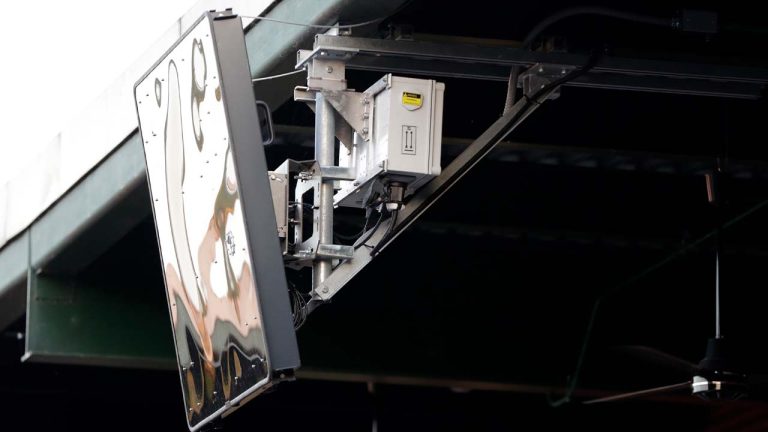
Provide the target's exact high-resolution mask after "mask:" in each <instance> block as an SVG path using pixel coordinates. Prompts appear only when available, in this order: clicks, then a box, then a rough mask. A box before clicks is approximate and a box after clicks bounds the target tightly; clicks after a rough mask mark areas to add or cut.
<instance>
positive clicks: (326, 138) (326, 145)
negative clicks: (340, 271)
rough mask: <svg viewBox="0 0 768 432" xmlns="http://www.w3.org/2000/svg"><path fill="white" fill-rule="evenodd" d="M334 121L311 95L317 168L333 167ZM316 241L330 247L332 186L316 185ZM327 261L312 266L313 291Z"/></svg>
mask: <svg viewBox="0 0 768 432" xmlns="http://www.w3.org/2000/svg"><path fill="white" fill-rule="evenodd" d="M335 130H336V125H335V120H334V117H333V107H332V106H331V104H330V103H329V102H328V101H326V100H325V97H323V95H322V93H321V92H317V93H316V95H315V160H317V162H318V164H319V165H320V166H334V165H335V161H334V145H335ZM315 206H316V207H317V211H318V212H319V215H320V216H319V223H318V229H319V231H320V232H319V233H318V236H319V237H318V239H319V242H320V244H332V243H333V182H332V181H328V182H326V181H323V182H322V184H321V185H320V202H319V203H316V205H315ZM332 265H333V262H332V260H331V259H318V260H316V261H315V263H314V265H313V266H312V279H313V285H314V287H318V286H319V285H320V284H321V283H322V282H323V281H324V280H325V279H326V278H327V277H328V276H329V275H330V274H331V270H332Z"/></svg>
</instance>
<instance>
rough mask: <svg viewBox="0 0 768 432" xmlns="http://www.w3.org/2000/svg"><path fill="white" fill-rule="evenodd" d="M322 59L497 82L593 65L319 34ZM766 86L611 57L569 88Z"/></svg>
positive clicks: (767, 73) (515, 52) (750, 95)
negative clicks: (516, 71) (535, 71)
mask: <svg viewBox="0 0 768 432" xmlns="http://www.w3.org/2000/svg"><path fill="white" fill-rule="evenodd" d="M322 53H324V54H322ZM319 55H325V56H330V57H340V58H344V59H346V64H347V69H358V70H371V71H379V72H384V71H386V72H392V73H401V74H418V75H429V76H441V77H456V78H472V79H488V80H494V81H506V80H507V79H508V77H509V68H510V67H512V66H523V67H530V66H533V65H535V64H550V65H561V66H564V67H579V66H582V65H584V64H586V63H587V62H588V56H586V55H581V54H571V53H563V52H549V53H545V52H536V51H528V50H523V49H519V48H512V47H504V46H476V45H462V44H447V43H436V42H417V41H402V40H398V41H393V40H384V39H368V38H356V37H343V36H330V35H318V37H317V38H316V40H315V45H314V48H313V51H312V55H310V56H308V59H311V58H313V57H314V56H319ZM304 61H307V60H304ZM298 66H303V64H302V63H299V64H298V65H297V67H298ZM766 84H768V69H762V68H750V67H741V66H732V65H718V64H708V63H692V62H672V61H663V60H641V59H632V58H620V57H607V56H606V57H603V58H601V59H600V60H599V61H598V63H597V65H596V66H595V67H594V68H593V69H592V70H591V71H590V73H588V74H586V75H585V76H582V77H580V78H577V79H575V80H573V81H571V82H568V83H566V84H565V85H568V86H577V87H589V88H603V89H613V90H633V91H645V92H657V93H674V94H685V95H698V96H717V97H727V98H737V99H757V98H759V97H761V96H762V91H763V89H764V88H765V86H766Z"/></svg>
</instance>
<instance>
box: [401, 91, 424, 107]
mask: <svg viewBox="0 0 768 432" xmlns="http://www.w3.org/2000/svg"><path fill="white" fill-rule="evenodd" d="M422 102H423V98H422V97H421V95H420V94H418V93H409V92H403V105H404V106H405V107H406V108H410V109H415V108H420V107H421V104H422Z"/></svg>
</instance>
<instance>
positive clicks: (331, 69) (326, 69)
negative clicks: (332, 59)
mask: <svg viewBox="0 0 768 432" xmlns="http://www.w3.org/2000/svg"><path fill="white" fill-rule="evenodd" d="M325 71H326V72H328V73H331V72H333V68H332V67H331V66H328V67H327V68H325Z"/></svg>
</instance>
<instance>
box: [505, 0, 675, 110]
mask: <svg viewBox="0 0 768 432" xmlns="http://www.w3.org/2000/svg"><path fill="white" fill-rule="evenodd" d="M578 15H598V16H607V17H610V18H615V19H620V20H624V21H630V22H636V23H640V24H648V25H654V26H660V27H668V28H677V27H678V26H679V22H678V20H677V19H674V18H659V17H655V16H650V15H642V14H636V13H631V12H624V11H620V10H616V9H610V8H605V7H600V6H581V7H573V8H568V9H563V10H561V11H559V12H557V13H555V14H553V15H550V16H548V17H547V18H544V19H543V20H541V21H540V22H539V23H538V24H536V26H534V27H533V28H532V29H531V30H530V31H529V32H528V34H526V36H525V39H523V43H522V45H521V46H520V48H521V49H524V50H527V49H530V48H531V45H533V42H534V41H535V40H536V38H538V37H539V36H540V35H541V33H542V32H543V31H544V30H546V29H547V28H549V27H550V26H552V25H553V24H555V23H557V22H558V21H561V20H564V19H566V18H570V17H573V16H578ZM520 69H521V67H520V66H512V69H511V70H510V72H509V80H508V81H509V82H508V84H507V97H506V101H505V103H504V114H506V113H507V112H509V110H510V109H512V106H513V105H514V104H515V102H517V79H518V76H519V75H520Z"/></svg>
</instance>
